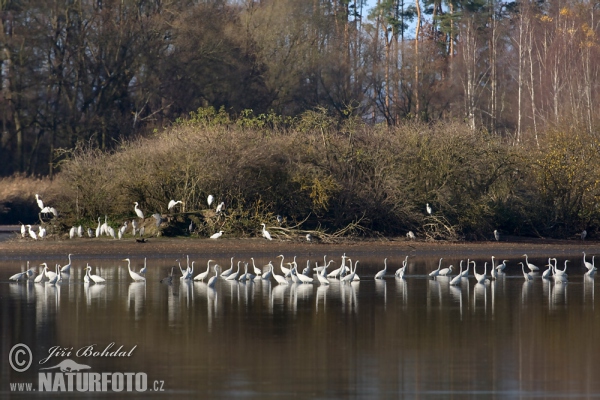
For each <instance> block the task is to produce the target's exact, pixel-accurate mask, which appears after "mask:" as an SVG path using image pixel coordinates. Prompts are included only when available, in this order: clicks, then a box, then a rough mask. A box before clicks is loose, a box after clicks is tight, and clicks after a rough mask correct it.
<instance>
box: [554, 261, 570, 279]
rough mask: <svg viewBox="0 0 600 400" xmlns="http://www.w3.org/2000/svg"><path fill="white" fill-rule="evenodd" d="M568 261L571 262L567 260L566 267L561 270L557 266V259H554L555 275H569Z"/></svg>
mask: <svg viewBox="0 0 600 400" xmlns="http://www.w3.org/2000/svg"><path fill="white" fill-rule="evenodd" d="M568 262H569V260H565V267H564V268H563V269H562V270H560V269H558V268H556V263H557V261H556V258H555V259H554V275H555V276H556V275H558V276H563V277H565V278H566V277H567V276H568V275H567V263H568Z"/></svg>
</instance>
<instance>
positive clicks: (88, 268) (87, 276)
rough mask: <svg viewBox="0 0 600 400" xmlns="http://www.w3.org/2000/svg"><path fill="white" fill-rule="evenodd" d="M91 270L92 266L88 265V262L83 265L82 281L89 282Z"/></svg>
mask: <svg viewBox="0 0 600 400" xmlns="http://www.w3.org/2000/svg"><path fill="white" fill-rule="evenodd" d="M91 270H92V267H90V264H88V265H87V266H86V267H85V275H84V277H83V283H90V280H91V278H90V271H91Z"/></svg>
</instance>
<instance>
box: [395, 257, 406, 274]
mask: <svg viewBox="0 0 600 400" xmlns="http://www.w3.org/2000/svg"><path fill="white" fill-rule="evenodd" d="M407 265H408V256H406V258H405V259H404V261H402V266H401V267H400V268H398V269H397V270H396V272H395V273H394V275H395V276H396V277H398V278H400V279H403V278H404V274H405V273H406V266H407Z"/></svg>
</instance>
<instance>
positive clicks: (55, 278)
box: [48, 264, 61, 285]
mask: <svg viewBox="0 0 600 400" xmlns="http://www.w3.org/2000/svg"><path fill="white" fill-rule="evenodd" d="M54 268H55V269H56V273H55V274H54V275H53V276H52V278H51V279H48V283H49V284H51V285H54V284H55V283H56V282H58V281H60V280H61V275H60V265H58V264H56V266H55V267H54Z"/></svg>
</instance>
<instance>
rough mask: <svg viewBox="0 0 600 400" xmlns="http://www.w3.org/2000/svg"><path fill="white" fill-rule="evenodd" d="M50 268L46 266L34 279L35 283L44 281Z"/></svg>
mask: <svg viewBox="0 0 600 400" xmlns="http://www.w3.org/2000/svg"><path fill="white" fill-rule="evenodd" d="M47 269H48V267H45V268H44V269H43V270H42V272H41V273H40V274H39V275H38V276H36V277H35V279H34V280H33V281H34V282H35V283H41V282H43V281H44V278H46V270H47Z"/></svg>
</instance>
